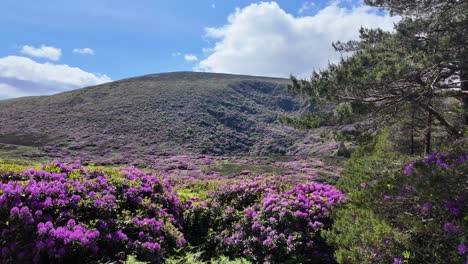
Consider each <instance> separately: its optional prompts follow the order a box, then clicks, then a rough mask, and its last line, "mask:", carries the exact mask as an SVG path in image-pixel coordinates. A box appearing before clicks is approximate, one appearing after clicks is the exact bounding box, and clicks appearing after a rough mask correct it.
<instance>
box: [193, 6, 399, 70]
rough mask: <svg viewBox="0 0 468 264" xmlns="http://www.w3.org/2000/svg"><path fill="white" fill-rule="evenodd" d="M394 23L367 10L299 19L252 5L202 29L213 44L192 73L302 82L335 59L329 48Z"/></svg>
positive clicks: (335, 10)
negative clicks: (291, 77)
mask: <svg viewBox="0 0 468 264" xmlns="http://www.w3.org/2000/svg"><path fill="white" fill-rule="evenodd" d="M397 20H398V18H395V17H390V16H388V15H385V16H382V15H378V14H377V13H376V11H375V10H374V9H371V8H370V7H367V6H357V7H353V8H352V9H346V8H344V7H340V6H339V5H338V4H337V2H334V3H332V4H331V5H329V6H327V7H326V8H324V9H322V10H320V11H319V12H318V13H317V14H315V15H314V16H303V17H295V16H293V15H291V14H288V13H286V12H285V11H284V10H282V9H281V8H280V7H279V5H278V4H277V3H276V2H268V3H267V2H261V3H257V4H251V5H249V6H247V7H245V8H243V9H236V11H235V13H233V14H231V15H230V16H229V17H228V23H227V24H226V25H224V26H222V27H218V28H207V29H206V34H207V37H209V38H212V39H216V40H217V42H216V44H215V45H214V47H211V48H212V50H213V52H212V53H211V54H209V55H208V56H207V57H206V58H205V59H203V60H201V61H200V62H199V63H198V64H197V66H195V67H194V70H197V71H209V72H225V73H236V74H251V75H265V76H277V77H287V76H289V75H290V74H291V73H292V74H295V75H299V76H301V77H306V76H309V75H310V73H311V72H312V71H313V70H314V69H319V68H324V67H326V66H327V65H328V63H329V62H335V61H337V60H338V59H339V58H340V54H339V53H337V52H335V51H334V49H333V47H332V46H331V43H332V42H334V41H337V40H342V41H347V40H352V39H358V38H359V32H358V30H359V28H360V27H361V26H363V27H367V28H377V27H380V28H382V29H384V30H392V29H393V24H394V22H396V21H397Z"/></svg>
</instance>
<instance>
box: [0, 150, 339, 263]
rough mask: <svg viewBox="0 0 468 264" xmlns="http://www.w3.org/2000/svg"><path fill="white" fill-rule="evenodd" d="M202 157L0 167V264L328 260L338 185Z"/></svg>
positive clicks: (337, 198)
mask: <svg viewBox="0 0 468 264" xmlns="http://www.w3.org/2000/svg"><path fill="white" fill-rule="evenodd" d="M208 160H211V158H210V159H209V158H205V159H190V158H188V157H174V158H173V159H170V160H165V162H162V161H161V160H156V161H155V163H154V165H153V169H151V170H147V171H146V172H144V171H142V170H140V169H137V168H135V167H122V168H111V167H97V166H82V165H80V164H76V163H75V164H68V163H61V162H59V161H53V162H49V163H46V164H45V165H39V166H29V165H15V164H7V163H2V164H1V165H0V176H1V177H0V179H1V184H0V218H1V219H5V221H2V222H1V223H0V229H1V244H0V247H1V252H2V253H1V259H2V262H5V263H94V262H114V261H123V260H125V259H127V258H135V259H136V260H138V261H146V262H150V263H160V262H164V261H169V260H171V261H178V260H180V261H182V260H183V259H189V258H193V257H196V259H198V260H199V261H200V262H203V261H209V260H210V259H214V260H215V261H216V260H217V259H218V260H219V259H220V258H221V256H225V257H224V258H225V259H237V260H239V261H241V262H242V261H244V260H245V261H251V262H253V263H256V262H260V261H261V262H269V263H279V262H283V261H294V260H297V261H304V262H307V261H312V260H319V259H320V260H325V261H330V260H331V257H332V255H331V253H330V252H331V251H330V250H329V248H328V246H327V245H326V244H325V242H324V241H323V239H322V238H321V237H320V234H321V232H322V230H325V229H327V228H330V226H331V219H330V211H331V210H332V209H333V208H334V207H335V206H336V205H338V204H341V203H344V202H345V200H346V198H345V196H344V195H343V194H342V193H341V192H340V191H338V190H337V189H336V188H335V187H333V186H331V185H327V184H321V183H316V182H312V180H313V177H312V176H313V175H311V176H310V180H309V181H308V182H307V183H298V179H294V177H291V176H290V175H273V174H271V173H270V174H268V173H259V174H257V175H255V176H254V175H252V172H248V171H245V170H244V171H242V173H239V174H238V175H237V177H235V178H231V177H223V176H222V175H220V174H219V172H218V173H217V172H213V171H210V170H209V169H207V168H204V169H201V168H200V167H199V166H203V165H202V164H205V166H207V165H210V164H209V163H210V162H212V161H208ZM213 162H214V164H216V162H215V161H213ZM242 163H262V162H261V161H242ZM279 164H282V165H284V164H283V163H279ZM279 164H277V165H279ZM286 164H287V165H284V166H290V165H291V164H289V162H286ZM258 165H261V164H258ZM292 165H294V166H297V164H295V163H294V164H292ZM194 176H196V177H194ZM197 252H200V253H197ZM194 254H195V255H194Z"/></svg>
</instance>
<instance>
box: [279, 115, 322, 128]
mask: <svg viewBox="0 0 468 264" xmlns="http://www.w3.org/2000/svg"><path fill="white" fill-rule="evenodd" d="M280 121H281V122H283V123H285V124H288V125H291V126H294V127H297V128H302V129H310V128H318V127H321V126H323V125H324V124H325V121H324V120H323V118H322V117H320V116H319V115H317V114H307V115H304V116H301V117H293V116H282V117H280Z"/></svg>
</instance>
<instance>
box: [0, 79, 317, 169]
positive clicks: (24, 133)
mask: <svg viewBox="0 0 468 264" xmlns="http://www.w3.org/2000/svg"><path fill="white" fill-rule="evenodd" d="M287 83H288V80H286V79H275V78H264V77H252V76H238V75H228V74H213V73H195V72H177V73H163V74H154V75H146V76H142V77H136V78H131V79H125V80H121V81H116V82H112V83H107V84H103V85H99V86H94V87H87V88H83V89H79V90H74V91H70V92H65V93H61V94H57V95H53V96H41V97H27V98H19V99H13V100H5V101H0V123H1V124H2V125H1V126H0V143H2V145H1V146H2V148H3V149H4V151H10V152H15V153H24V152H26V155H27V156H33V157H67V159H69V160H81V161H86V160H91V159H94V160H96V158H97V159H98V160H99V161H103V162H110V163H114V162H116V163H120V162H126V161H129V160H134V159H144V158H145V157H149V156H151V155H161V154H163V155H164V154H178V153H194V154H214V155H226V154H252V155H269V154H276V155H281V154H286V153H292V152H294V151H295V150H296V148H297V147H298V146H299V145H300V144H299V141H300V140H301V139H302V138H303V137H304V134H305V132H304V131H298V130H295V129H293V128H290V127H287V126H284V125H282V124H281V123H280V122H279V120H278V117H279V116H281V115H284V114H296V113H299V112H300V111H307V110H308V109H307V108H306V107H305V105H304V103H301V102H300V101H299V100H298V99H297V98H294V97H293V96H291V95H290V94H289V93H288V92H287V91H286V84H287Z"/></svg>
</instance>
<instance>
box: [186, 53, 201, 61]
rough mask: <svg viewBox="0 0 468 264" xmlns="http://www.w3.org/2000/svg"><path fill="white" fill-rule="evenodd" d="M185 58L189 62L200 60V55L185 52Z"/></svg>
mask: <svg viewBox="0 0 468 264" xmlns="http://www.w3.org/2000/svg"><path fill="white" fill-rule="evenodd" d="M184 59H185V60H186V61H189V62H192V61H198V57H197V56H195V55H193V54H185V55H184Z"/></svg>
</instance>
